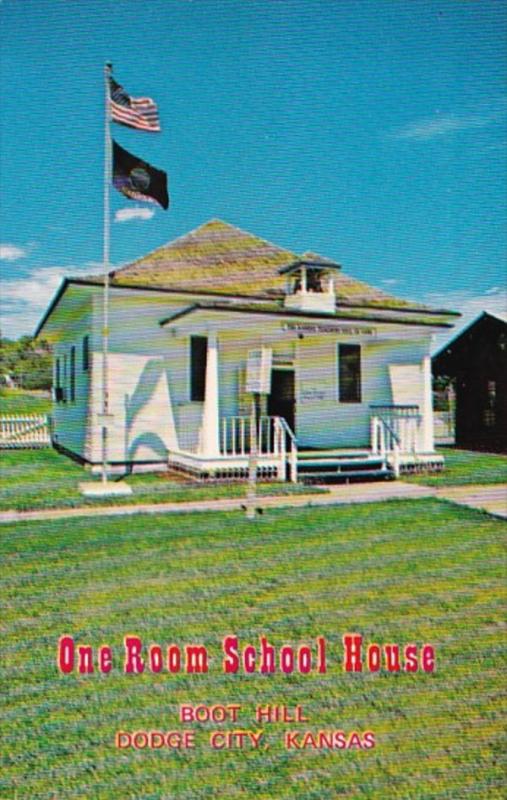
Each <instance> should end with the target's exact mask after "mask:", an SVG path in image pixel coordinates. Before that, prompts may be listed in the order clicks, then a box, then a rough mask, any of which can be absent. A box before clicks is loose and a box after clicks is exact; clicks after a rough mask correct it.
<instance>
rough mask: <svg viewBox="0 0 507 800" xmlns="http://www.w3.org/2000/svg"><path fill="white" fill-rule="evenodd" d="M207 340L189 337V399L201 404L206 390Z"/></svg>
mask: <svg viewBox="0 0 507 800" xmlns="http://www.w3.org/2000/svg"><path fill="white" fill-rule="evenodd" d="M207 355H208V339H207V337H206V336H191V337H190V399H191V400H196V401H200V402H202V401H203V400H204V393H205V388H206V360H207Z"/></svg>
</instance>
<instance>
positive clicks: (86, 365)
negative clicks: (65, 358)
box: [81, 334, 90, 372]
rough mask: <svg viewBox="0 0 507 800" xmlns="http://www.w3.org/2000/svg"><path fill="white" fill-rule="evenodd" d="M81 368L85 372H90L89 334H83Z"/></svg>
mask: <svg viewBox="0 0 507 800" xmlns="http://www.w3.org/2000/svg"><path fill="white" fill-rule="evenodd" d="M81 368H82V371H83V372H88V370H89V369H90V337H89V335H88V334H86V336H83V342H82V350H81Z"/></svg>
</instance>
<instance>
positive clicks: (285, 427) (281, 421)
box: [276, 417, 298, 483]
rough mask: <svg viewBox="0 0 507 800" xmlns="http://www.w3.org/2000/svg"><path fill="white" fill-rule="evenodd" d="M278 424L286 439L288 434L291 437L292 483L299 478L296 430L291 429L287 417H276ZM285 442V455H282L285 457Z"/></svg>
mask: <svg viewBox="0 0 507 800" xmlns="http://www.w3.org/2000/svg"><path fill="white" fill-rule="evenodd" d="M276 424H277V425H279V427H280V430H281V433H282V437H283V438H284V439H285V438H286V437H287V436H288V437H289V441H290V453H289V460H290V479H291V482H292V483H297V480H298V447H297V439H296V436H295V434H294V431H293V430H292V429H291V427H290V425H289V423H288V422H287V420H286V419H285V417H276ZM285 450H286V448H285V443H284V447H283V455H282V457H283V458H285Z"/></svg>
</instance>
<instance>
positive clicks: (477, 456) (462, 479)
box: [403, 447, 507, 486]
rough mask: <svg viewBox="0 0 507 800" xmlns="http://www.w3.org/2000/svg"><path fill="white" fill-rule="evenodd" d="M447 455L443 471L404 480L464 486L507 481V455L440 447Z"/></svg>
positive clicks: (444, 454) (440, 451)
mask: <svg viewBox="0 0 507 800" xmlns="http://www.w3.org/2000/svg"><path fill="white" fill-rule="evenodd" d="M438 451H439V453H442V455H443V456H444V457H445V468H444V470H443V472H439V473H435V474H427V475H424V474H422V475H411V476H403V480H409V481H410V482H411V483H421V484H424V485H425V486H463V485H466V484H473V483H482V484H483V483H507V456H504V455H496V454H490V453H476V452H472V451H471V450H456V449H454V448H450V447H442V448H439V449H438Z"/></svg>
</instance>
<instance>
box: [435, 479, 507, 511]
mask: <svg viewBox="0 0 507 800" xmlns="http://www.w3.org/2000/svg"><path fill="white" fill-rule="evenodd" d="M436 496H437V497H442V498H443V499H444V500H451V501H452V502H453V503H458V505H463V506H469V508H478V509H480V510H481V511H487V512H488V513H489V514H494V515H495V516H497V517H503V518H504V519H507V484H505V483H500V484H497V485H490V486H446V487H441V488H439V489H437V492H436Z"/></svg>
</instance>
